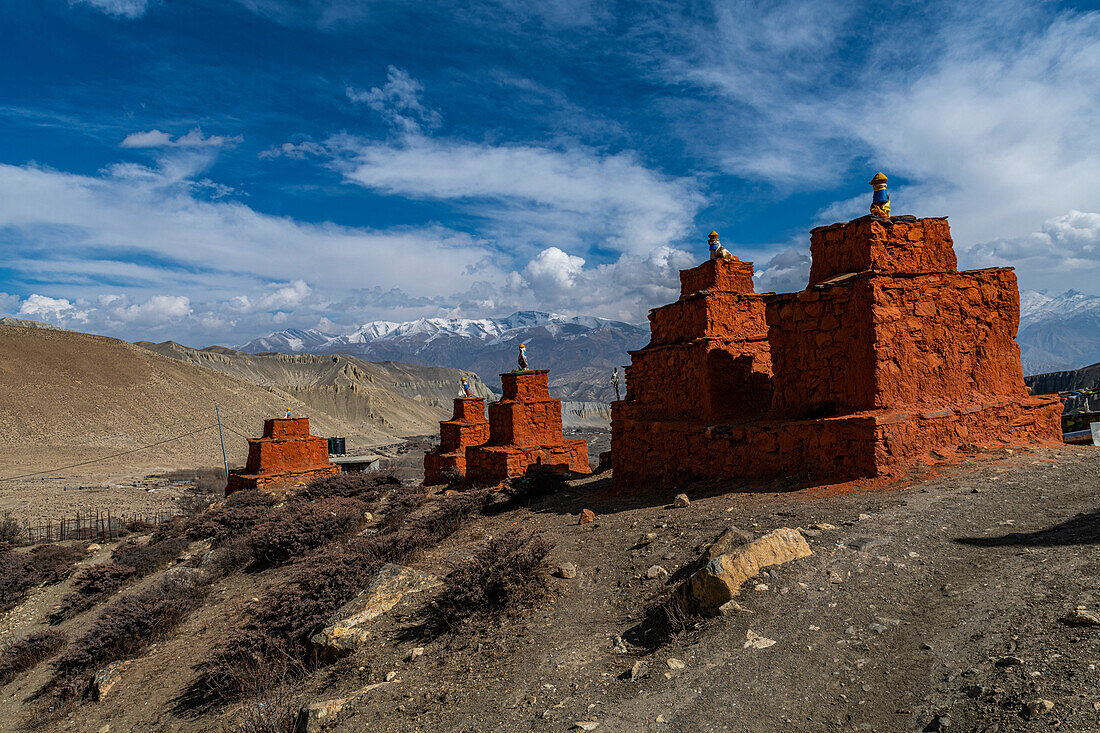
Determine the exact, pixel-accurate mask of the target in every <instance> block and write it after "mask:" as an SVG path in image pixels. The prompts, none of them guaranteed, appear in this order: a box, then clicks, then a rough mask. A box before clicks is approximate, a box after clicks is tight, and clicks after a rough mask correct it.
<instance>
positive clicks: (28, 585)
mask: <svg viewBox="0 0 1100 733" xmlns="http://www.w3.org/2000/svg"><path fill="white" fill-rule="evenodd" d="M83 554H84V553H83V551H82V550H81V549H78V548H76V547H71V546H68V545H39V546H38V547H34V548H32V549H31V550H29V551H27V552H18V551H16V550H12V549H10V548H4V549H2V550H0V610H7V609H9V608H11V607H12V606H14V605H16V604H17V603H19V602H20V601H22V600H23V599H24V598H26V597H27V593H29V592H30V590H31V589H32V588H36V587H38V586H40V585H52V584H53V583H58V582H60V581H62V580H64V579H65V578H67V577H69V575H70V574H71V573H72V572H73V566H74V565H75V564H76V562H77V560H79V559H80V557H81V556H82V555H83Z"/></svg>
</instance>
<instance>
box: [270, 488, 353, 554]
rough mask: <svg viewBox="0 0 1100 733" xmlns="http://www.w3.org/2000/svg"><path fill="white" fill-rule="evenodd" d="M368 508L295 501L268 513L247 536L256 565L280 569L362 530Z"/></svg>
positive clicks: (346, 501)
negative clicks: (351, 533) (326, 544)
mask: <svg viewBox="0 0 1100 733" xmlns="http://www.w3.org/2000/svg"><path fill="white" fill-rule="evenodd" d="M366 509H367V504H366V503H365V502H363V501H359V500H358V499H351V498H345V497H336V498H329V499H320V500H318V501H315V502H311V501H301V500H294V501H289V502H287V504H286V506H285V507H283V508H282V509H279V510H276V511H272V512H269V513H268V514H267V515H266V516H265V517H264V519H263V521H261V522H259V523H258V524H257V525H256V526H255V528H254V529H253V530H252V531H251V532H250V533H249V535H248V544H249V547H250V548H251V551H252V556H253V558H255V560H256V561H257V562H261V563H265V564H268V565H278V564H281V563H284V562H286V561H287V560H290V559H292V558H295V557H300V556H302V555H303V554H305V553H306V552H308V551H310V550H312V549H314V548H316V547H320V546H321V545H323V544H324V543H326V542H329V541H331V540H333V539H336V538H337V537H342V536H344V535H346V534H348V533H349V532H351V531H353V530H356V529H358V528H360V527H362V526H363V513H364V512H365V511H366Z"/></svg>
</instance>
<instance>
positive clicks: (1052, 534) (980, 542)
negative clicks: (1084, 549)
mask: <svg viewBox="0 0 1100 733" xmlns="http://www.w3.org/2000/svg"><path fill="white" fill-rule="evenodd" d="M955 541H956V542H958V543H959V544H963V545H973V546H974V547H1010V546H1021V545H1028V546H1033V547H1059V546H1063V545H1094V544H1097V543H1100V510H1098V511H1094V512H1088V513H1084V514H1078V515H1077V516H1075V517H1073V518H1072V519H1067V520H1066V521H1064V522H1062V523H1061V524H1056V525H1054V526H1053V527H1048V528H1047V529H1041V530H1039V531H1037V532H1012V533H1010V534H1006V535H1003V536H1001V537H960V538H959V539H957V540H955Z"/></svg>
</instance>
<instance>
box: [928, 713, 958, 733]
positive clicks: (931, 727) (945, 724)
mask: <svg viewBox="0 0 1100 733" xmlns="http://www.w3.org/2000/svg"><path fill="white" fill-rule="evenodd" d="M951 726H952V720H951V718H949V717H947V716H946V715H937V716H936V717H934V718H932V720H931V721H929V723H928V725H926V726H924V730H925V731H929V732H930V733H934V732H935V731H941V730H947V729H948V728H950V727H951Z"/></svg>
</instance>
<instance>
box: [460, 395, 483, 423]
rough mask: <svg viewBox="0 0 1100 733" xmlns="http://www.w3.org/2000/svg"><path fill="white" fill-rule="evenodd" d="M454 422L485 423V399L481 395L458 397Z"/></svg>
mask: <svg viewBox="0 0 1100 733" xmlns="http://www.w3.org/2000/svg"><path fill="white" fill-rule="evenodd" d="M454 404H455V406H454V412H453V413H452V414H451V421H452V422H463V423H484V422H486V420H485V400H484V399H482V398H481V397H456V398H455V403H454Z"/></svg>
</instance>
